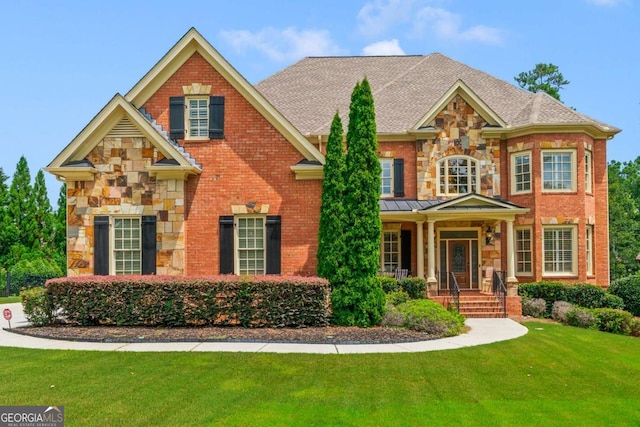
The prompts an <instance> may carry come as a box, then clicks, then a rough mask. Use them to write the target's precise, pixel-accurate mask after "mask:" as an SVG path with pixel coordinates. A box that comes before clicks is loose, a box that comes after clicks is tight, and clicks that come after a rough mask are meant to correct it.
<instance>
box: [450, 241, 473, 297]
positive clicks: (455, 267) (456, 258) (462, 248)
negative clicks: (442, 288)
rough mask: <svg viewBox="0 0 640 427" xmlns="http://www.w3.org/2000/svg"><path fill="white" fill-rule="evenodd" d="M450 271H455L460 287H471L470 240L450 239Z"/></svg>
mask: <svg viewBox="0 0 640 427" xmlns="http://www.w3.org/2000/svg"><path fill="white" fill-rule="evenodd" d="M448 246H449V253H448V256H449V268H448V269H449V271H450V272H452V273H453V275H454V276H455V277H456V280H457V281H458V286H459V287H460V289H469V288H470V281H469V270H470V265H469V261H470V259H469V241H468V240H449V242H448Z"/></svg>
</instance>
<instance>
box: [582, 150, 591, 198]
mask: <svg viewBox="0 0 640 427" xmlns="http://www.w3.org/2000/svg"><path fill="white" fill-rule="evenodd" d="M592 182H593V161H592V156H591V151H586V152H585V153H584V191H585V192H587V193H591V192H593V184H592Z"/></svg>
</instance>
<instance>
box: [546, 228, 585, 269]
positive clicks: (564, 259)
mask: <svg viewBox="0 0 640 427" xmlns="http://www.w3.org/2000/svg"><path fill="white" fill-rule="evenodd" d="M576 248H577V243H576V227H575V226H547V227H544V228H543V257H544V262H543V275H547V276H562V275H565V276H569V275H575V274H576Z"/></svg>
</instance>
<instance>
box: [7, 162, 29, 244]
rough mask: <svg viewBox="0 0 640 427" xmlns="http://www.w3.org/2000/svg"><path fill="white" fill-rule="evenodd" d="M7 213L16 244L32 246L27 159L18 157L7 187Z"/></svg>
mask: <svg viewBox="0 0 640 427" xmlns="http://www.w3.org/2000/svg"><path fill="white" fill-rule="evenodd" d="M8 213H9V216H10V218H11V221H12V223H13V225H14V226H15V229H16V232H17V244H19V245H21V246H23V247H24V248H29V249H31V248H33V247H34V244H35V240H36V239H35V228H36V221H35V201H34V197H33V188H32V187H31V175H30V173H29V166H28V165H27V159H25V158H24V156H22V157H20V160H19V161H18V164H17V165H16V171H15V173H14V174H13V178H12V180H11V187H10V188H9V203H8Z"/></svg>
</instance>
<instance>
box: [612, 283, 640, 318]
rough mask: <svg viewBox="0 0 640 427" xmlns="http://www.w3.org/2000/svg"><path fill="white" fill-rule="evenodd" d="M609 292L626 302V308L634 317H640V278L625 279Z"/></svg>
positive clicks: (615, 284)
mask: <svg viewBox="0 0 640 427" xmlns="http://www.w3.org/2000/svg"><path fill="white" fill-rule="evenodd" d="M609 292H610V293H612V294H613V295H617V296H619V297H620V298H622V300H623V301H624V308H625V310H627V311H628V312H630V313H631V314H633V315H634V316H640V276H629V277H623V278H621V279H618V280H616V281H615V282H613V283H612V284H611V286H610V287H609Z"/></svg>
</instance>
